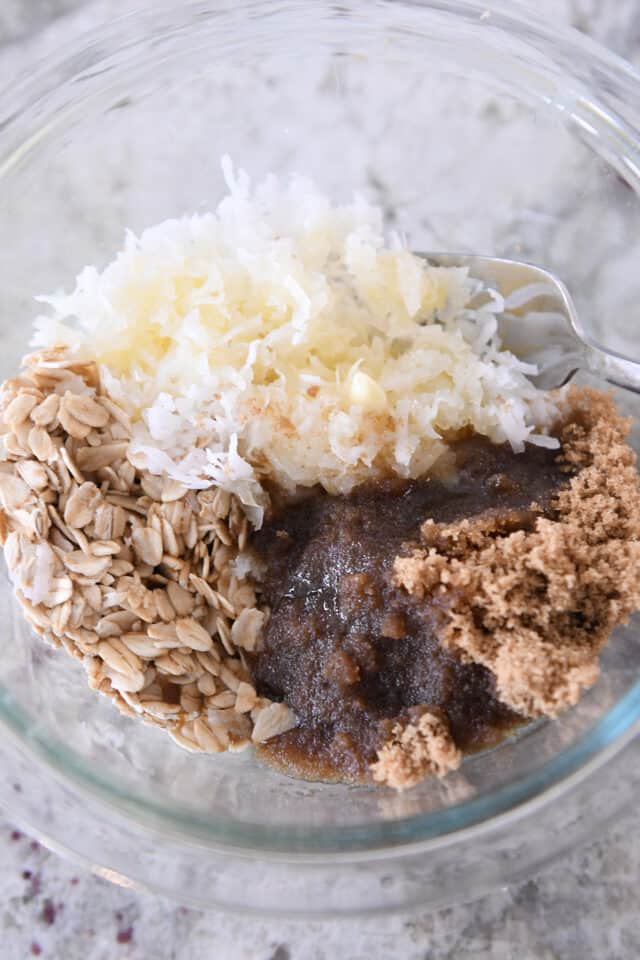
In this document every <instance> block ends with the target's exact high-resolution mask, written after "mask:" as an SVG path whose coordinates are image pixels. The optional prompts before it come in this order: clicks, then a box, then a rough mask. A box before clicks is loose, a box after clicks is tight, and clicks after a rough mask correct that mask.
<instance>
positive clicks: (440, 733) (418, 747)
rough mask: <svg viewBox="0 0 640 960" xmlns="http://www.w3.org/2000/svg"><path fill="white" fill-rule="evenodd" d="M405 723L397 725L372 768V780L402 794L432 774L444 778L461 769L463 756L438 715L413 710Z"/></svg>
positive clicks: (425, 709) (422, 709) (424, 710)
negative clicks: (393, 788)
mask: <svg viewBox="0 0 640 960" xmlns="http://www.w3.org/2000/svg"><path fill="white" fill-rule="evenodd" d="M407 714H408V717H407V721H406V722H397V723H395V724H394V725H393V727H392V729H391V736H390V737H389V739H388V740H387V741H386V742H385V744H384V746H383V747H382V748H381V749H380V750H379V751H378V759H377V761H376V762H375V763H372V764H371V773H372V775H373V779H374V780H375V781H377V782H378V783H385V784H387V785H388V786H390V787H395V788H396V790H404V789H406V788H407V787H413V786H415V784H416V783H420V781H421V780H424V778H425V777H429V776H432V775H433V774H435V775H436V776H438V777H443V776H444V775H445V774H446V773H449V771H450V770H455V769H456V768H457V767H459V766H460V761H461V759H462V754H461V753H460V751H459V750H458V748H457V747H456V745H455V743H454V742H453V739H452V737H451V733H450V731H449V725H448V723H447V721H446V719H445V718H444V717H443V716H442V714H441V712H440V711H438V710H437V709H434V710H431V709H429V708H428V707H412V708H411V710H409V711H407Z"/></svg>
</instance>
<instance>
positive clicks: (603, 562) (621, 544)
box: [394, 388, 640, 717]
mask: <svg viewBox="0 0 640 960" xmlns="http://www.w3.org/2000/svg"><path fill="white" fill-rule="evenodd" d="M629 427H630V422H629V421H628V420H625V419H623V418H622V417H621V416H620V415H619V414H618V412H617V410H616V408H615V405H614V403H613V400H612V399H611V398H610V397H609V396H606V395H603V394H602V393H599V392H597V391H594V390H589V389H577V388H573V389H572V390H571V391H570V393H569V397H568V413H567V416H566V419H565V422H564V424H563V425H562V426H561V428H560V430H559V437H560V440H561V445H562V446H561V451H562V452H561V454H560V457H559V463H560V466H561V469H563V470H564V471H565V472H566V473H567V474H572V475H571V476H570V479H569V482H568V484H566V485H564V486H563V487H562V488H560V489H559V490H558V492H557V493H556V495H555V497H554V499H553V502H552V508H553V509H552V512H551V515H546V516H538V517H537V518H536V519H535V520H534V522H533V526H532V528H531V529H526V528H521V529H513V526H512V524H511V523H510V522H509V519H508V518H505V517H504V515H502V516H496V515H495V514H492V513H491V512H486V513H484V514H481V515H479V516H476V517H472V518H466V519H463V520H459V521H455V522H453V523H450V524H447V523H434V522H433V521H430V520H427V521H426V522H425V523H424V524H423V526H422V531H421V534H422V541H423V545H422V546H421V547H420V548H418V549H414V550H412V552H411V553H410V554H409V555H408V556H399V557H398V558H397V559H396V562H395V565H394V572H395V579H396V583H397V584H398V585H400V586H402V587H404V588H405V589H406V590H407V591H408V592H409V593H410V594H411V595H413V596H415V597H416V598H417V599H424V598H426V597H427V596H429V597H431V598H432V596H433V594H434V593H436V594H437V595H438V596H439V597H440V600H441V603H442V604H443V607H444V608H445V609H446V611H447V613H446V622H445V625H444V627H443V629H442V630H441V633H440V641H441V643H442V644H443V646H444V647H445V648H447V649H448V650H451V651H452V652H456V653H457V654H458V656H460V657H461V658H462V659H463V660H464V661H466V662H473V663H477V664H482V665H483V666H485V667H487V668H488V669H489V670H490V671H491V672H492V673H493V675H494V676H495V679H496V690H497V694H498V696H499V698H500V699H501V700H502V701H503V702H504V703H506V704H508V705H509V706H510V707H512V708H513V709H514V710H516V711H518V712H519V713H521V714H524V715H526V716H531V717H533V716H539V715H547V716H555V715H556V714H558V713H559V712H560V711H561V710H563V709H565V708H566V707H568V706H571V705H572V704H575V703H576V702H577V700H578V699H579V697H580V695H581V693H582V691H583V690H584V689H585V688H587V687H589V686H591V685H592V684H593V683H594V682H595V680H596V679H597V677H598V671H599V666H598V654H599V651H600V649H601V648H602V645H603V644H604V643H605V641H606V640H607V638H608V637H609V635H610V633H611V631H612V630H613V628H614V627H616V626H617V625H619V624H621V623H624V622H626V620H627V619H628V618H629V616H630V615H631V613H632V612H633V611H634V610H636V609H637V608H638V606H639V605H640V485H639V478H638V474H637V471H636V467H635V463H636V458H635V454H634V452H633V451H632V450H631V448H630V447H629V446H628V445H627V444H626V443H625V438H626V435H627V433H628V430H629ZM430 602H432V599H431V600H430Z"/></svg>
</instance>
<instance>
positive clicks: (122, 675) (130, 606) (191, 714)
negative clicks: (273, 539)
mask: <svg viewBox="0 0 640 960" xmlns="http://www.w3.org/2000/svg"><path fill="white" fill-rule="evenodd" d="M0 412H1V416H2V432H3V434H4V437H3V440H4V458H3V461H2V463H0V499H1V501H2V507H3V509H2V510H0V541H1V542H2V544H3V545H4V552H5V559H6V561H7V564H8V567H9V571H10V574H11V577H12V579H13V582H14V585H15V591H16V596H17V598H18V600H19V602H20V604H21V606H22V609H23V611H24V614H25V616H26V618H27V620H28V621H29V622H30V623H31V624H32V625H33V627H34V629H35V630H36V631H37V632H38V633H40V634H41V635H42V636H43V637H44V638H45V639H46V640H47V641H48V642H49V643H51V644H52V645H53V646H55V647H60V646H62V647H64V649H65V650H66V651H67V652H68V653H70V654H71V655H72V656H73V657H76V658H78V659H79V660H81V661H82V663H83V665H84V667H85V669H86V671H87V675H88V679H89V685H90V687H92V688H93V689H95V690H98V691H99V692H100V693H103V694H105V695H106V696H108V697H110V698H111V699H112V700H113V702H114V703H115V704H116V706H117V707H118V708H119V709H120V710H121V711H122V712H123V713H125V714H127V715H129V716H132V717H139V718H140V719H142V720H144V721H146V722H147V723H152V724H156V725H158V726H162V727H165V728H166V729H167V731H168V732H169V734H170V735H171V736H172V737H173V739H174V740H175V741H176V742H177V743H179V744H180V745H181V746H183V747H185V748H186V749H188V750H194V751H200V750H204V751H209V752H215V753H217V752H220V751H223V750H226V749H231V750H238V749H242V748H243V747H245V746H247V745H248V744H249V743H250V742H251V740H253V741H254V742H262V741H264V740H267V739H269V738H270V737H273V736H276V735H277V734H279V733H283V732H284V731H285V730H288V729H290V728H291V727H293V726H294V725H295V717H294V716H293V714H292V713H291V711H290V710H289V708H288V707H287V706H286V705H285V704H281V703H272V702H271V701H269V700H266V699H264V698H261V697H259V696H258V695H257V693H256V691H255V689H254V687H253V686H252V684H251V680H250V674H249V671H248V669H247V663H246V653H247V652H250V651H252V650H255V649H256V647H257V644H258V643H259V641H260V637H261V634H262V630H263V627H264V624H265V622H266V618H267V617H268V610H267V609H265V608H263V607H260V606H259V605H258V602H257V598H256V593H255V590H254V587H253V585H252V584H251V582H249V580H248V579H246V578H243V577H239V576H238V575H237V574H236V572H235V571H236V570H237V569H246V567H247V566H248V564H247V563H243V564H242V566H241V567H238V566H237V561H238V558H239V557H242V555H243V552H244V551H245V548H246V545H247V538H248V533H249V529H248V520H247V517H246V516H245V514H244V513H243V511H242V508H241V505H240V503H239V501H238V500H237V499H235V498H234V497H233V496H231V495H230V494H228V493H226V492H225V491H223V490H220V489H215V488H210V489H207V490H204V491H197V492H196V491H193V490H187V489H185V488H184V487H183V486H181V485H180V484H178V483H177V482H176V481H174V480H170V479H167V478H162V477H158V476H154V475H152V474H150V473H148V472H145V471H143V470H139V469H137V468H136V467H134V465H133V464H132V463H131V462H130V461H129V460H128V459H127V450H128V446H129V439H130V436H131V424H130V422H129V419H128V417H127V415H126V414H125V413H124V411H123V410H122V409H120V407H119V406H118V405H117V404H115V403H114V402H113V401H112V400H111V399H110V398H109V397H107V396H105V394H104V392H103V391H102V389H101V385H100V381H99V375H98V370H97V368H96V366H95V365H94V364H92V363H82V364H80V363H77V362H73V360H72V359H70V358H69V357H68V356H67V355H66V354H65V352H64V351H63V350H61V349H52V350H47V351H43V352H41V353H38V354H33V355H31V356H29V357H27V358H26V359H25V361H24V372H23V373H22V375H21V376H19V377H16V378H14V379H11V380H8V381H6V382H5V383H4V384H3V385H2V387H1V388H0Z"/></svg>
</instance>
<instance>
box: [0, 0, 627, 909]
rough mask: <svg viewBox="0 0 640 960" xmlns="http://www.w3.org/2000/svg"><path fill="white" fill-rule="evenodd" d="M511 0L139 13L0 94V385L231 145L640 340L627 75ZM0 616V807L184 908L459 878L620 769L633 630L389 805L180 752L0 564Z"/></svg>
mask: <svg viewBox="0 0 640 960" xmlns="http://www.w3.org/2000/svg"><path fill="white" fill-rule="evenodd" d="M510 10H512V5H511V4H506V5H504V6H501V5H500V4H496V3H492V4H491V10H490V11H489V10H485V7H484V5H483V4H482V3H477V2H473V0H468V2H467V0H431V2H429V0H425V2H419V0H414V2H402V0H394V2H383V0H378V2H375V0H368V2H362V3H360V2H355V0H354V2H351V0H343V2H341V3H329V2H320V3H313V4H311V3H307V2H304V0H281V2H277V3H276V2H275V0H253V2H251V0H244V2H235V3H231V2H229V3H227V2H219V0H218V2H213V0H211V2H204V0H203V2H195V3H183V4H174V3H166V4H165V3H156V4H154V5H153V12H149V13H142V14H135V15H132V16H130V17H127V18H124V19H122V20H119V21H115V22H113V23H112V24H110V25H109V26H106V27H104V28H103V29H101V30H100V31H99V33H96V35H94V36H89V37H86V38H85V39H84V41H83V42H82V43H80V44H78V45H76V46H74V47H73V49H69V50H66V51H63V52H62V53H61V55H60V57H59V59H58V60H56V61H55V62H50V63H48V64H47V65H46V66H45V67H43V68H42V69H41V70H40V71H39V72H36V73H35V74H33V75H31V76H29V77H27V78H26V79H23V80H22V81H21V82H19V83H17V84H16V85H14V86H13V88H12V89H11V90H7V91H5V92H4V93H3V95H2V98H1V100H0V230H1V233H2V237H3V243H2V244H1V245H0V303H1V306H2V309H1V312H0V322H1V324H2V338H3V340H2V347H3V349H2V352H1V354H0V374H1V375H2V376H3V377H4V376H6V375H9V374H11V373H12V372H13V371H15V369H16V366H17V364H18V361H19V358H20V356H21V355H22V354H23V353H24V352H25V349H26V347H27V342H28V337H29V326H30V321H31V318H32V317H33V315H34V313H35V312H36V309H35V306H34V302H33V296H34V295H35V294H37V293H40V292H47V291H50V290H52V289H55V288H58V287H60V286H62V285H65V284H66V285H69V284H70V282H71V280H72V278H73V276H74V275H75V273H76V272H78V271H79V269H80V268H81V267H82V266H83V265H84V264H86V263H94V264H97V265H103V264H105V263H106V262H107V261H108V260H109V259H110V258H111V256H112V254H113V252H114V251H115V250H117V249H118V248H119V246H120V245H121V242H122V239H123V232H124V230H125V228H132V229H133V230H140V229H141V228H143V227H144V226H146V225H149V224H152V223H155V222H157V221H160V220H162V219H164V218H166V217H170V216H174V215H180V214H182V213H184V212H186V211H194V210H204V209H207V208H209V207H211V206H212V205H215V203H216V202H217V200H218V199H219V198H220V196H221V194H222V192H223V181H222V175H221V170H220V165H219V158H220V156H221V155H222V154H224V153H229V154H230V155H231V156H232V158H233V159H234V160H235V162H236V163H237V164H239V165H241V166H243V167H245V168H246V169H247V170H248V171H249V172H250V174H251V175H252V176H253V177H255V178H258V177H261V176H262V175H263V174H264V173H265V172H267V171H269V170H272V171H275V172H276V173H279V174H286V173H288V172H290V171H298V172H302V173H305V174H309V175H311V176H313V177H314V178H315V179H316V180H317V181H318V183H319V184H320V185H321V186H322V187H323V188H324V189H325V190H326V191H328V192H329V193H330V194H331V195H332V196H334V197H335V198H341V197H342V198H346V197H348V196H350V195H351V193H352V191H353V190H354V189H357V190H358V191H361V192H362V193H364V194H366V195H368V196H369V197H371V198H372V199H374V200H376V201H377V202H378V203H380V204H381V205H382V207H383V208H384V211H385V215H386V219H387V223H388V226H389V227H390V228H393V229H396V230H399V231H401V232H402V233H403V234H405V235H406V236H407V238H408V241H409V243H410V245H411V246H412V247H413V248H414V249H417V250H429V249H435V250H460V251H462V250H468V251H476V252H481V253H484V254H496V255H501V256H516V257H518V258H522V259H530V260H532V261H535V262H536V263H539V264H541V265H543V266H545V267H547V268H549V269H551V270H553V271H555V272H556V273H557V274H558V275H559V276H560V277H562V278H563V279H564V281H565V282H566V283H567V285H568V286H569V288H570V290H571V292H572V294H573V296H574V298H575V301H576V304H577V307H578V311H579V313H580V315H581V317H582V321H583V324H584V326H585V329H586V331H587V332H588V333H589V335H590V336H592V337H594V338H596V339H598V340H600V341H601V342H603V343H605V344H606V345H608V346H610V347H612V348H615V349H617V350H619V351H621V352H623V353H627V354H629V355H631V356H633V354H634V349H635V352H636V354H637V353H638V352H639V351H638V349H637V347H636V348H634V344H633V335H634V330H635V329H637V328H638V304H639V303H640V295H639V294H640V271H639V270H637V268H636V263H637V262H638V256H639V254H640V249H639V245H640V205H639V204H638V197H637V189H638V177H639V176H640V155H639V152H638V148H639V144H640V133H639V129H640V127H639V123H640V119H639V117H638V115H637V114H636V111H635V105H637V104H638V103H640V77H638V76H637V75H636V74H635V73H634V72H633V71H632V70H631V68H628V67H626V66H625V65H624V64H623V63H622V62H621V61H619V60H617V59H616V58H615V57H613V56H612V55H610V54H608V53H607V52H606V51H604V50H601V49H599V48H598V47H596V46H595V45H594V44H592V43H590V42H589V41H588V40H586V39H585V38H583V37H580V36H579V35H578V34H577V33H573V32H566V33H565V32H562V31H561V30H558V29H557V28H556V27H553V28H551V27H545V26H544V25H541V24H536V23H534V22H532V21H528V20H526V19H524V18H521V17H520V16H519V15H515V14H513V13H512V12H509V11H510ZM501 11H502V12H501ZM620 400H621V403H622V404H623V405H624V406H625V408H626V409H628V410H629V411H630V412H632V413H633V412H634V408H637V409H635V413H636V414H640V402H639V398H633V397H632V396H624V397H620ZM639 422H640V421H639ZM634 442H635V443H636V444H637V445H638V446H640V434H639V433H638V432H637V431H636V432H635V434H634ZM0 614H1V617H2V622H3V631H2V638H1V640H0V643H1V644H2V656H1V658H0V719H1V722H2V725H3V731H4V732H5V734H6V735H5V736H4V738H3V744H2V747H1V750H2V753H3V760H4V764H5V769H6V771H7V775H6V776H5V777H4V778H3V782H2V787H1V788H0V802H2V803H3V804H4V805H5V806H7V807H8V808H9V809H10V812H11V815H12V816H15V817H20V818H22V819H24V820H25V821H26V822H27V823H28V825H29V826H30V828H31V829H32V830H36V831H38V832H39V833H40V834H41V835H43V836H44V837H45V839H46V841H47V842H48V843H50V844H51V845H53V846H58V847H61V848H66V849H68V850H70V851H72V852H74V853H75V854H76V855H78V856H80V857H83V858H84V859H85V860H87V861H88V862H90V863H91V864H92V865H93V867H94V869H96V870H99V871H100V872H101V873H102V874H103V875H105V876H110V877H111V878H112V879H116V880H119V882H123V883H134V882H138V883H144V884H147V885H149V886H155V887H157V888H159V889H162V890H165V891H167V892H169V893H172V894H174V895H176V896H179V897H182V898H184V899H187V900H190V901H191V902H193V903H199V904H217V905H224V906H226V907H235V908H238V909H245V910H269V911H281V912H293V913H295V912H305V911H306V912H308V913H320V912H332V913H334V914H335V913H340V912H353V911H362V910H379V909H380V908H383V907H388V908H391V907H397V906H403V905H407V904H409V903H416V902H422V903H432V904H434V903H441V902H443V901H447V900H450V899H452V898H454V897H458V898H460V897H465V896H470V895H472V894H474V893H477V892H479V890H480V889H482V888H484V887H486V886H487V885H491V884H493V883H500V882H505V881H506V880H508V879H510V878H514V877H516V876H521V875H522V872H523V871H525V870H528V869H530V868H531V867H532V866H533V865H535V864H539V863H540V862H542V861H543V860H545V859H546V858H548V857H549V856H550V855H551V854H552V853H554V852H558V851H559V850H561V849H562V848H563V847H564V846H566V845H567V844H568V843H573V842H574V841H575V839H576V837H577V836H578V835H579V834H581V833H582V834H583V833H584V832H585V830H589V829H592V827H593V824H594V823H595V822H596V821H599V820H602V819H603V818H604V817H605V816H606V815H608V813H609V812H610V811H612V810H613V809H614V808H615V806H616V805H617V804H619V803H620V802H621V801H622V799H623V795H624V793H625V790H628V789H631V786H632V782H631V779H630V775H629V774H628V773H625V774H624V775H622V774H620V770H624V769H626V768H628V766H629V761H628V760H624V761H623V760H621V758H620V755H619V756H618V759H617V761H613V760H612V759H611V758H612V757H613V755H614V754H616V753H618V754H619V751H620V748H621V747H622V745H623V744H628V743H629V742H630V740H631V739H632V737H633V734H634V731H635V730H636V729H637V728H638V724H639V722H640V721H639V718H640V682H639V680H638V677H639V676H640V644H638V620H635V621H634V622H632V623H631V624H630V625H629V627H627V628H625V629H622V630H619V631H617V633H616V635H615V637H614V639H613V640H612V642H611V644H610V645H609V647H608V648H607V650H606V652H605V654H604V657H603V670H602V678H601V680H600V681H599V683H598V684H597V685H596V686H595V687H594V689H592V690H591V691H590V692H589V693H588V694H587V695H586V696H585V697H584V699H583V700H582V702H581V703H580V704H579V705H578V706H577V707H575V708H574V709H573V710H571V711H569V712H568V713H566V714H565V715H564V716H563V717H561V718H560V719H559V720H557V721H556V722H554V723H537V724H533V725H531V726H530V727H529V728H527V729H525V730H523V731H522V732H521V733H520V734H519V735H518V736H516V737H514V738H512V739H511V740H509V741H508V742H506V743H504V744H503V745H501V746H500V747H498V748H496V749H494V750H492V751H489V752H486V753H484V754H481V755H478V756H473V757H470V758H468V759H467V760H466V761H465V763H464V764H463V766H462V768H461V769H460V770H459V771H458V772H457V773H455V774H453V775H451V776H449V777H448V778H447V779H446V780H445V781H444V782H438V781H435V780H433V781H428V782H426V783H424V784H422V785H420V786H418V787H416V788H415V789H413V790H411V791H408V792H406V793H405V794H402V795H399V794H395V793H393V792H390V791H389V792H388V791H385V790H380V789H370V788H368V787H346V786H338V785H330V784H311V783H304V782H300V781H295V780H291V779H287V778H286V777H284V776H281V775H280V774H278V773H275V772H273V771H271V770H267V769H264V768H262V767H260V766H258V765H257V764H256V762H255V761H254V760H253V759H252V758H251V757H250V756H240V757H238V756H233V757H221V758H220V757H207V756H192V755H187V754H185V753H183V752H182V751H181V750H180V749H179V748H178V747H177V746H175V745H174V744H173V743H172V742H171V741H169V739H168V738H167V737H166V736H165V735H163V734H162V733H161V732H159V731H157V730H156V729H152V728H147V727H144V726H142V725H139V724H137V723H135V722H132V721H130V720H128V719H125V718H123V717H121V716H119V714H117V712H116V711H115V710H114V709H113V708H112V707H111V705H110V704H109V703H108V702H106V701H105V700H102V699H99V698H98V697H96V696H95V695H94V694H92V693H90V692H89V690H88V689H87V688H86V686H85V681H84V677H83V674H82V672H81V670H80V669H79V667H78V666H77V665H76V664H75V663H74V662H72V661H71V660H70V659H69V658H67V657H66V656H64V655H62V654H59V653H54V652H52V651H50V650H49V649H47V648H46V647H45V646H44V645H43V644H42V642H41V641H40V640H39V639H38V638H36V637H35V636H33V635H31V633H30V631H29V630H28V629H27V628H26V626H25V624H24V622H23V621H22V619H21V617H20V614H19V612H18V610H17V607H16V605H15V603H14V601H13V599H12V596H11V591H10V587H9V584H8V581H7V578H6V575H4V574H3V578H2V586H1V591H0ZM634 749H635V748H634V747H633V746H631V747H627V750H626V751H625V753H624V754H623V755H622V757H627V758H628V757H629V756H630V751H633V750H634ZM605 761H606V763H605ZM616 763H617V766H616ZM614 771H618V772H617V773H615V772H614ZM16 778H17V780H16ZM18 780H19V782H20V784H21V786H22V791H21V792H18V791H17V790H16V789H14V787H13V783H14V782H18Z"/></svg>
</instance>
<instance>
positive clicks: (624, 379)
mask: <svg viewBox="0 0 640 960" xmlns="http://www.w3.org/2000/svg"><path fill="white" fill-rule="evenodd" d="M580 366H582V367H583V368H584V369H586V370H588V371H589V372H590V373H594V374H595V375H596V376H598V377H603V378H604V379H605V380H606V381H607V382H608V383H611V384H613V386H615V387H623V388H624V389H625V390H630V391H631V392H632V393H637V394H640V363H638V362H637V361H635V360H628V359H627V358H626V357H621V356H620V355H619V354H614V353H611V352H610V351H609V350H603V349H601V348H600V347H599V346H598V345H597V344H596V343H586V344H585V345H584V351H583V357H582V363H581V364H580Z"/></svg>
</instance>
